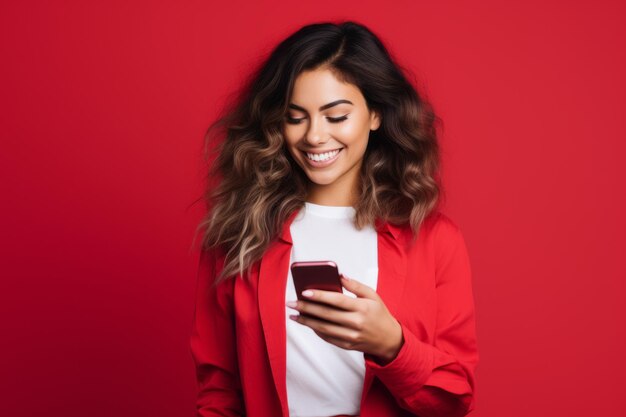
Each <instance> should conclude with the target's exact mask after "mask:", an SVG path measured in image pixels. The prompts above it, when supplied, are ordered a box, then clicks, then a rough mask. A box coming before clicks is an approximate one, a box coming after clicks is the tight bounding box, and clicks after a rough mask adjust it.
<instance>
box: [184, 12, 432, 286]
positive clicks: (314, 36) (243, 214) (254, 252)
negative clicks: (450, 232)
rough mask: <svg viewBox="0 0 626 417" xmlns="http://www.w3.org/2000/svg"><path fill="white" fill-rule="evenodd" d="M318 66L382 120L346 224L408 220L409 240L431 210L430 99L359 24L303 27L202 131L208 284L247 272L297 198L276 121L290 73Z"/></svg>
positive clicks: (299, 182)
mask: <svg viewBox="0 0 626 417" xmlns="http://www.w3.org/2000/svg"><path fill="white" fill-rule="evenodd" d="M321 67H325V68H328V69H330V70H331V71H333V73H334V75H335V76H336V77H337V78H338V79H339V80H341V81H343V82H347V83H351V84H353V85H355V86H356V87H358V88H359V89H360V91H361V93H362V94H363V96H364V97H365V101H366V103H367V106H368V108H369V109H373V110H378V111H379V112H380V115H381V119H382V121H381V125H380V127H379V128H378V129H377V130H375V131H370V136H369V142H368V145H367V149H366V152H365V155H364V158H363V164H362V169H361V171H360V176H359V184H358V187H359V189H358V201H357V203H356V205H355V209H356V218H355V227H356V228H357V229H358V230H360V229H362V228H363V227H364V226H366V225H374V224H375V221H376V219H381V220H383V221H388V222H390V223H394V224H401V225H404V224H408V225H409V226H410V227H411V229H412V231H413V237H414V239H415V238H416V237H417V234H418V231H419V228H420V226H421V224H422V222H423V221H424V219H425V218H426V217H428V216H429V215H430V214H431V213H432V212H435V211H437V208H438V205H439V201H440V195H441V194H442V189H441V184H440V181H439V167H440V161H439V145H438V141H437V133H436V124H438V123H439V122H440V120H439V118H438V117H437V116H436V115H435V113H434V111H433V108H432V106H431V105H430V103H428V102H427V101H426V100H425V98H424V97H423V95H421V94H420V93H418V92H417V90H416V88H415V87H414V86H413V85H412V84H411V83H409V81H408V80H407V78H406V77H405V75H404V74H403V71H405V70H403V69H402V68H401V67H400V66H399V65H398V64H397V63H395V62H394V60H393V59H392V57H391V56H390V54H389V52H388V51H387V49H386V48H385V46H384V45H383V43H382V42H381V40H380V39H379V38H378V37H377V36H376V35H374V34H373V33H372V31H371V30H369V29H368V28H367V27H365V26H364V25H362V24H358V23H355V22H353V21H347V22H342V23H315V24H310V25H306V26H304V27H302V28H301V29H299V30H298V31H296V32H295V33H293V34H292V35H290V36H289V37H288V38H286V39H285V40H283V41H282V42H281V43H280V44H278V45H277V46H276V47H275V49H274V50H273V51H271V53H270V55H269V57H268V58H267V59H265V60H264V61H263V62H262V64H261V65H260V66H259V67H258V68H257V69H255V70H254V71H253V72H252V73H251V75H250V76H249V78H248V79H247V80H246V81H245V83H244V85H243V88H242V89H241V90H240V92H239V94H238V95H237V96H236V99H235V100H234V101H232V102H231V103H230V104H228V105H227V106H225V107H224V110H223V112H222V114H221V115H220V117H219V118H218V119H217V120H216V121H214V122H213V123H212V124H211V126H210V127H209V128H208V130H207V133H206V136H205V148H204V151H205V153H204V155H205V158H206V161H207V163H208V166H209V167H210V169H209V172H208V176H207V184H206V191H205V193H204V195H203V199H204V201H205V202H206V207H207V213H206V216H205V217H204V218H203V219H202V221H201V223H200V224H199V226H198V229H197V231H196V232H198V231H202V252H203V254H206V253H208V252H209V251H211V250H214V249H215V248H219V249H220V250H222V251H223V252H222V253H223V254H224V255H225V258H224V267H223V268H222V271H221V273H220V275H219V277H217V278H216V281H215V282H214V284H218V283H219V282H221V281H222V280H223V279H226V278H228V277H233V276H236V274H237V273H239V274H241V275H242V276H243V275H244V270H246V271H247V272H248V273H250V268H251V266H252V265H253V264H254V263H255V262H256V261H258V260H260V259H261V257H262V256H263V254H264V252H265V251H266V249H267V248H268V246H269V244H270V243H271V242H272V240H273V239H275V238H276V237H277V236H278V235H279V233H280V231H281V230H282V225H283V223H284V222H285V220H287V218H288V217H289V215H290V214H291V213H292V212H293V211H294V210H298V209H300V208H302V207H303V206H304V202H305V200H306V197H307V182H308V181H310V180H309V179H308V177H307V176H306V174H305V173H304V172H303V171H302V169H301V168H300V167H299V166H298V165H297V163H296V162H295V161H294V160H293V158H292V156H291V155H290V153H289V151H288V150H287V149H286V147H285V140H284V138H283V135H282V124H283V123H284V119H285V117H286V116H287V111H288V107H287V106H288V103H289V98H290V96H291V92H292V90H293V86H294V83H295V80H296V78H297V76H298V75H299V74H300V73H301V72H302V71H305V70H314V69H317V68H321Z"/></svg>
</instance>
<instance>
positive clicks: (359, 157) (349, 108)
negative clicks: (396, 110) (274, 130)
mask: <svg viewBox="0 0 626 417" xmlns="http://www.w3.org/2000/svg"><path fill="white" fill-rule="evenodd" d="M337 96H339V97H342V98H341V99H337V100H333V101H330V102H328V100H332V99H333V98H334V97H337ZM294 102H295V103H299V104H297V105H296V104H294ZM320 103H326V104H322V105H321V106H319V108H318V105H319V104H320ZM307 109H311V110H307ZM313 109H316V110H313ZM379 126H380V115H379V114H378V112H376V111H370V109H369V108H368V106H367V102H366V101H365V97H363V94H361V91H360V90H359V89H358V88H357V87H356V86H355V85H353V84H350V83H346V82H342V81H340V80H339V79H338V78H337V77H336V76H335V75H334V73H333V71H332V69H331V67H328V66H322V67H319V68H316V69H315V70H310V71H304V72H302V73H301V74H300V75H299V76H298V78H296V82H295V85H294V88H293V92H292V95H291V103H290V104H289V112H288V114H287V116H286V117H285V122H284V123H283V135H284V138H285V144H286V146H287V149H288V150H289V153H290V154H291V156H292V157H293V158H294V159H295V161H296V162H297V163H298V165H299V166H300V167H301V168H302V170H303V171H304V172H305V173H306V175H307V177H308V178H309V180H310V182H309V183H308V189H307V196H308V199H307V201H309V202H312V203H316V204H322V205H334V206H353V205H355V204H356V201H357V199H358V196H357V195H356V194H355V191H356V190H357V187H356V184H357V180H358V176H359V171H360V170H361V165H362V163H363V157H364V155H365V150H366V149H367V142H368V140H369V133H370V131H371V130H376V129H378V127H379Z"/></svg>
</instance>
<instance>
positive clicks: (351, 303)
mask: <svg viewBox="0 0 626 417" xmlns="http://www.w3.org/2000/svg"><path fill="white" fill-rule="evenodd" d="M341 278H342V279H341V282H342V284H343V286H344V287H345V288H346V290H348V291H350V292H351V293H353V294H354V295H356V296H357V298H354V297H349V296H347V295H345V294H343V293H339V292H335V291H324V290H311V291H312V295H311V296H308V297H307V296H305V297H306V298H308V299H309V300H311V301H313V302H308V301H303V300H297V301H295V305H290V303H287V306H288V307H291V308H294V309H295V310H298V311H299V312H300V313H306V314H308V315H310V316H315V318H313V317H306V316H302V315H298V316H290V318H291V319H292V320H295V321H297V322H298V323H300V324H304V325H305V326H308V327H310V328H311V329H313V331H315V333H316V334H317V335H318V336H319V337H321V338H322V339H324V340H325V341H327V342H329V343H332V344H334V345H336V346H339V347H340V348H343V349H350V350H359V351H361V352H363V353H367V354H369V355H371V356H373V357H374V358H376V362H378V363H379V364H381V365H385V364H387V363H389V362H391V361H392V360H393V359H394V358H395V357H396V356H397V354H398V352H399V351H400V348H401V347H402V344H403V343H404V339H403V336H402V328H401V327H400V323H399V322H398V321H397V320H396V319H395V317H394V316H393V315H391V313H390V312H389V310H388V309H387V307H386V306H385V303H384V302H383V300H382V299H381V298H380V296H379V295H378V293H377V292H376V291H375V290H374V289H373V288H371V287H368V286H367V285H365V284H363V283H361V282H359V281H356V280H354V279H346V277H345V276H343V275H341ZM292 303H293V302H292ZM317 318H320V319H322V320H318V319H317Z"/></svg>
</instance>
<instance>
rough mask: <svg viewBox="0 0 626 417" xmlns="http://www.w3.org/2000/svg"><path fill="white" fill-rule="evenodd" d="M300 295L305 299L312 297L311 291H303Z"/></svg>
mask: <svg viewBox="0 0 626 417" xmlns="http://www.w3.org/2000/svg"><path fill="white" fill-rule="evenodd" d="M302 295H304V296H305V297H310V296H312V295H313V291H311V290H304V291H302Z"/></svg>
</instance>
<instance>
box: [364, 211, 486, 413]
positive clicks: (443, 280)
mask: <svg viewBox="0 0 626 417" xmlns="http://www.w3.org/2000/svg"><path fill="white" fill-rule="evenodd" d="M435 233H436V234H435V235H434V238H435V240H434V246H435V262H436V267H435V281H436V283H435V285H436V294H437V322H436V330H435V334H434V341H433V344H430V343H425V342H423V341H421V340H420V339H418V338H417V337H416V336H415V334H414V333H413V332H412V331H411V330H410V329H409V328H408V327H406V326H405V325H404V324H403V323H402V322H401V321H399V322H400V325H401V327H402V333H403V339H404V342H403V344H402V346H401V348H400V351H399V352H398V355H397V356H396V357H395V358H394V359H393V360H392V361H391V362H389V363H387V364H385V365H380V364H379V363H377V362H376V360H375V359H376V358H375V357H372V356H370V355H368V354H365V355H364V356H365V363H366V366H368V367H370V368H371V369H372V371H373V373H374V375H375V376H377V377H378V378H379V379H380V380H381V381H382V382H383V383H384V384H385V386H386V387H387V388H388V389H389V391H390V392H391V393H392V395H393V396H394V397H395V398H396V401H397V402H398V404H399V405H400V406H401V407H402V408H404V409H406V410H409V411H411V412H413V413H415V414H417V415H419V416H420V417H443V416H446V417H454V416H465V415H466V414H468V413H469V412H470V411H472V410H473V409H474V408H475V370H476V366H477V364H478V349H477V341H476V327H475V315H474V298H473V292H472V283H471V270H470V262H469V256H468V252H467V248H466V245H465V240H464V238H463V236H462V234H461V231H460V229H459V228H458V226H456V225H455V224H454V223H452V221H451V220H449V219H447V218H446V220H444V222H443V224H441V227H439V228H438V229H436V230H435Z"/></svg>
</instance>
